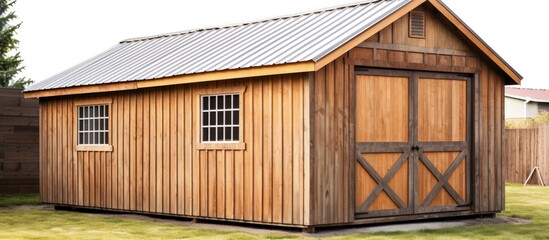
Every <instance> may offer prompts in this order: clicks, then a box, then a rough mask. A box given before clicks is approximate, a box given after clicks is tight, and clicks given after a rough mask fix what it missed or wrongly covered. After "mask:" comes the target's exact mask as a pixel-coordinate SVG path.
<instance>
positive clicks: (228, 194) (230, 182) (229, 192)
mask: <svg viewBox="0 0 549 240" xmlns="http://www.w3.org/2000/svg"><path fill="white" fill-rule="evenodd" d="M225 162H226V167H225V189H224V191H225V193H224V194H225V218H227V219H233V218H234V207H235V206H234V197H235V191H234V190H235V189H234V184H235V169H234V151H225Z"/></svg>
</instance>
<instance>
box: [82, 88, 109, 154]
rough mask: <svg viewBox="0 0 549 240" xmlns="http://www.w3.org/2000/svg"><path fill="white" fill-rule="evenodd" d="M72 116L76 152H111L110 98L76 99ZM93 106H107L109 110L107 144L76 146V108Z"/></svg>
mask: <svg viewBox="0 0 549 240" xmlns="http://www.w3.org/2000/svg"><path fill="white" fill-rule="evenodd" d="M73 105H74V114H73V126H74V129H75V130H74V131H73V134H74V138H73V139H74V143H75V146H76V151H95V152H112V151H113V147H112V131H111V130H112V106H111V105H112V98H109V97H105V98H94V99H78V100H75V101H74V104H73ZM93 105H107V106H108V108H109V118H108V125H109V134H108V139H107V140H108V142H109V143H108V144H86V145H80V144H78V107H82V106H93Z"/></svg>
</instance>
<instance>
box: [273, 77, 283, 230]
mask: <svg viewBox="0 0 549 240" xmlns="http://www.w3.org/2000/svg"><path fill="white" fill-rule="evenodd" d="M272 91H273V109H272V112H273V116H272V118H273V143H272V145H273V164H272V171H273V176H272V179H273V182H272V184H273V187H272V188H273V195H272V198H273V222H275V223H281V222H282V211H283V209H282V202H283V198H282V194H283V180H284V179H283V175H282V173H283V169H282V161H283V155H282V153H283V152H282V151H283V149H282V144H283V142H282V140H283V139H282V129H283V127H282V104H283V102H282V79H281V77H280V76H273V90H272Z"/></svg>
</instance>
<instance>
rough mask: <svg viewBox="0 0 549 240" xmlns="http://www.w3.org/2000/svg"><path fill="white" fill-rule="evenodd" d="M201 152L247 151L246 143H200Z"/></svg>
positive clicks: (198, 147)
mask: <svg viewBox="0 0 549 240" xmlns="http://www.w3.org/2000/svg"><path fill="white" fill-rule="evenodd" d="M196 149H199V150H246V143H199V144H198V146H197V147H196Z"/></svg>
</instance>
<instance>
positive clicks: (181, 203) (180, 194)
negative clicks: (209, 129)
mask: <svg viewBox="0 0 549 240" xmlns="http://www.w3.org/2000/svg"><path fill="white" fill-rule="evenodd" d="M176 101H177V106H176V112H177V120H176V122H177V124H176V125H177V131H176V132H177V143H176V144H175V148H176V151H177V158H176V159H175V161H176V162H177V173H176V175H177V179H175V184H176V185H177V214H179V215H183V214H185V185H186V183H185V171H186V169H185V167H186V166H185V164H186V162H187V159H186V156H185V149H187V148H188V147H187V145H186V144H187V142H185V139H184V137H185V129H184V126H185V105H184V104H185V92H184V88H183V87H179V88H177V91H176ZM190 111H192V109H191V110H190ZM187 134H188V133H187ZM189 144H190V143H189Z"/></svg>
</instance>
